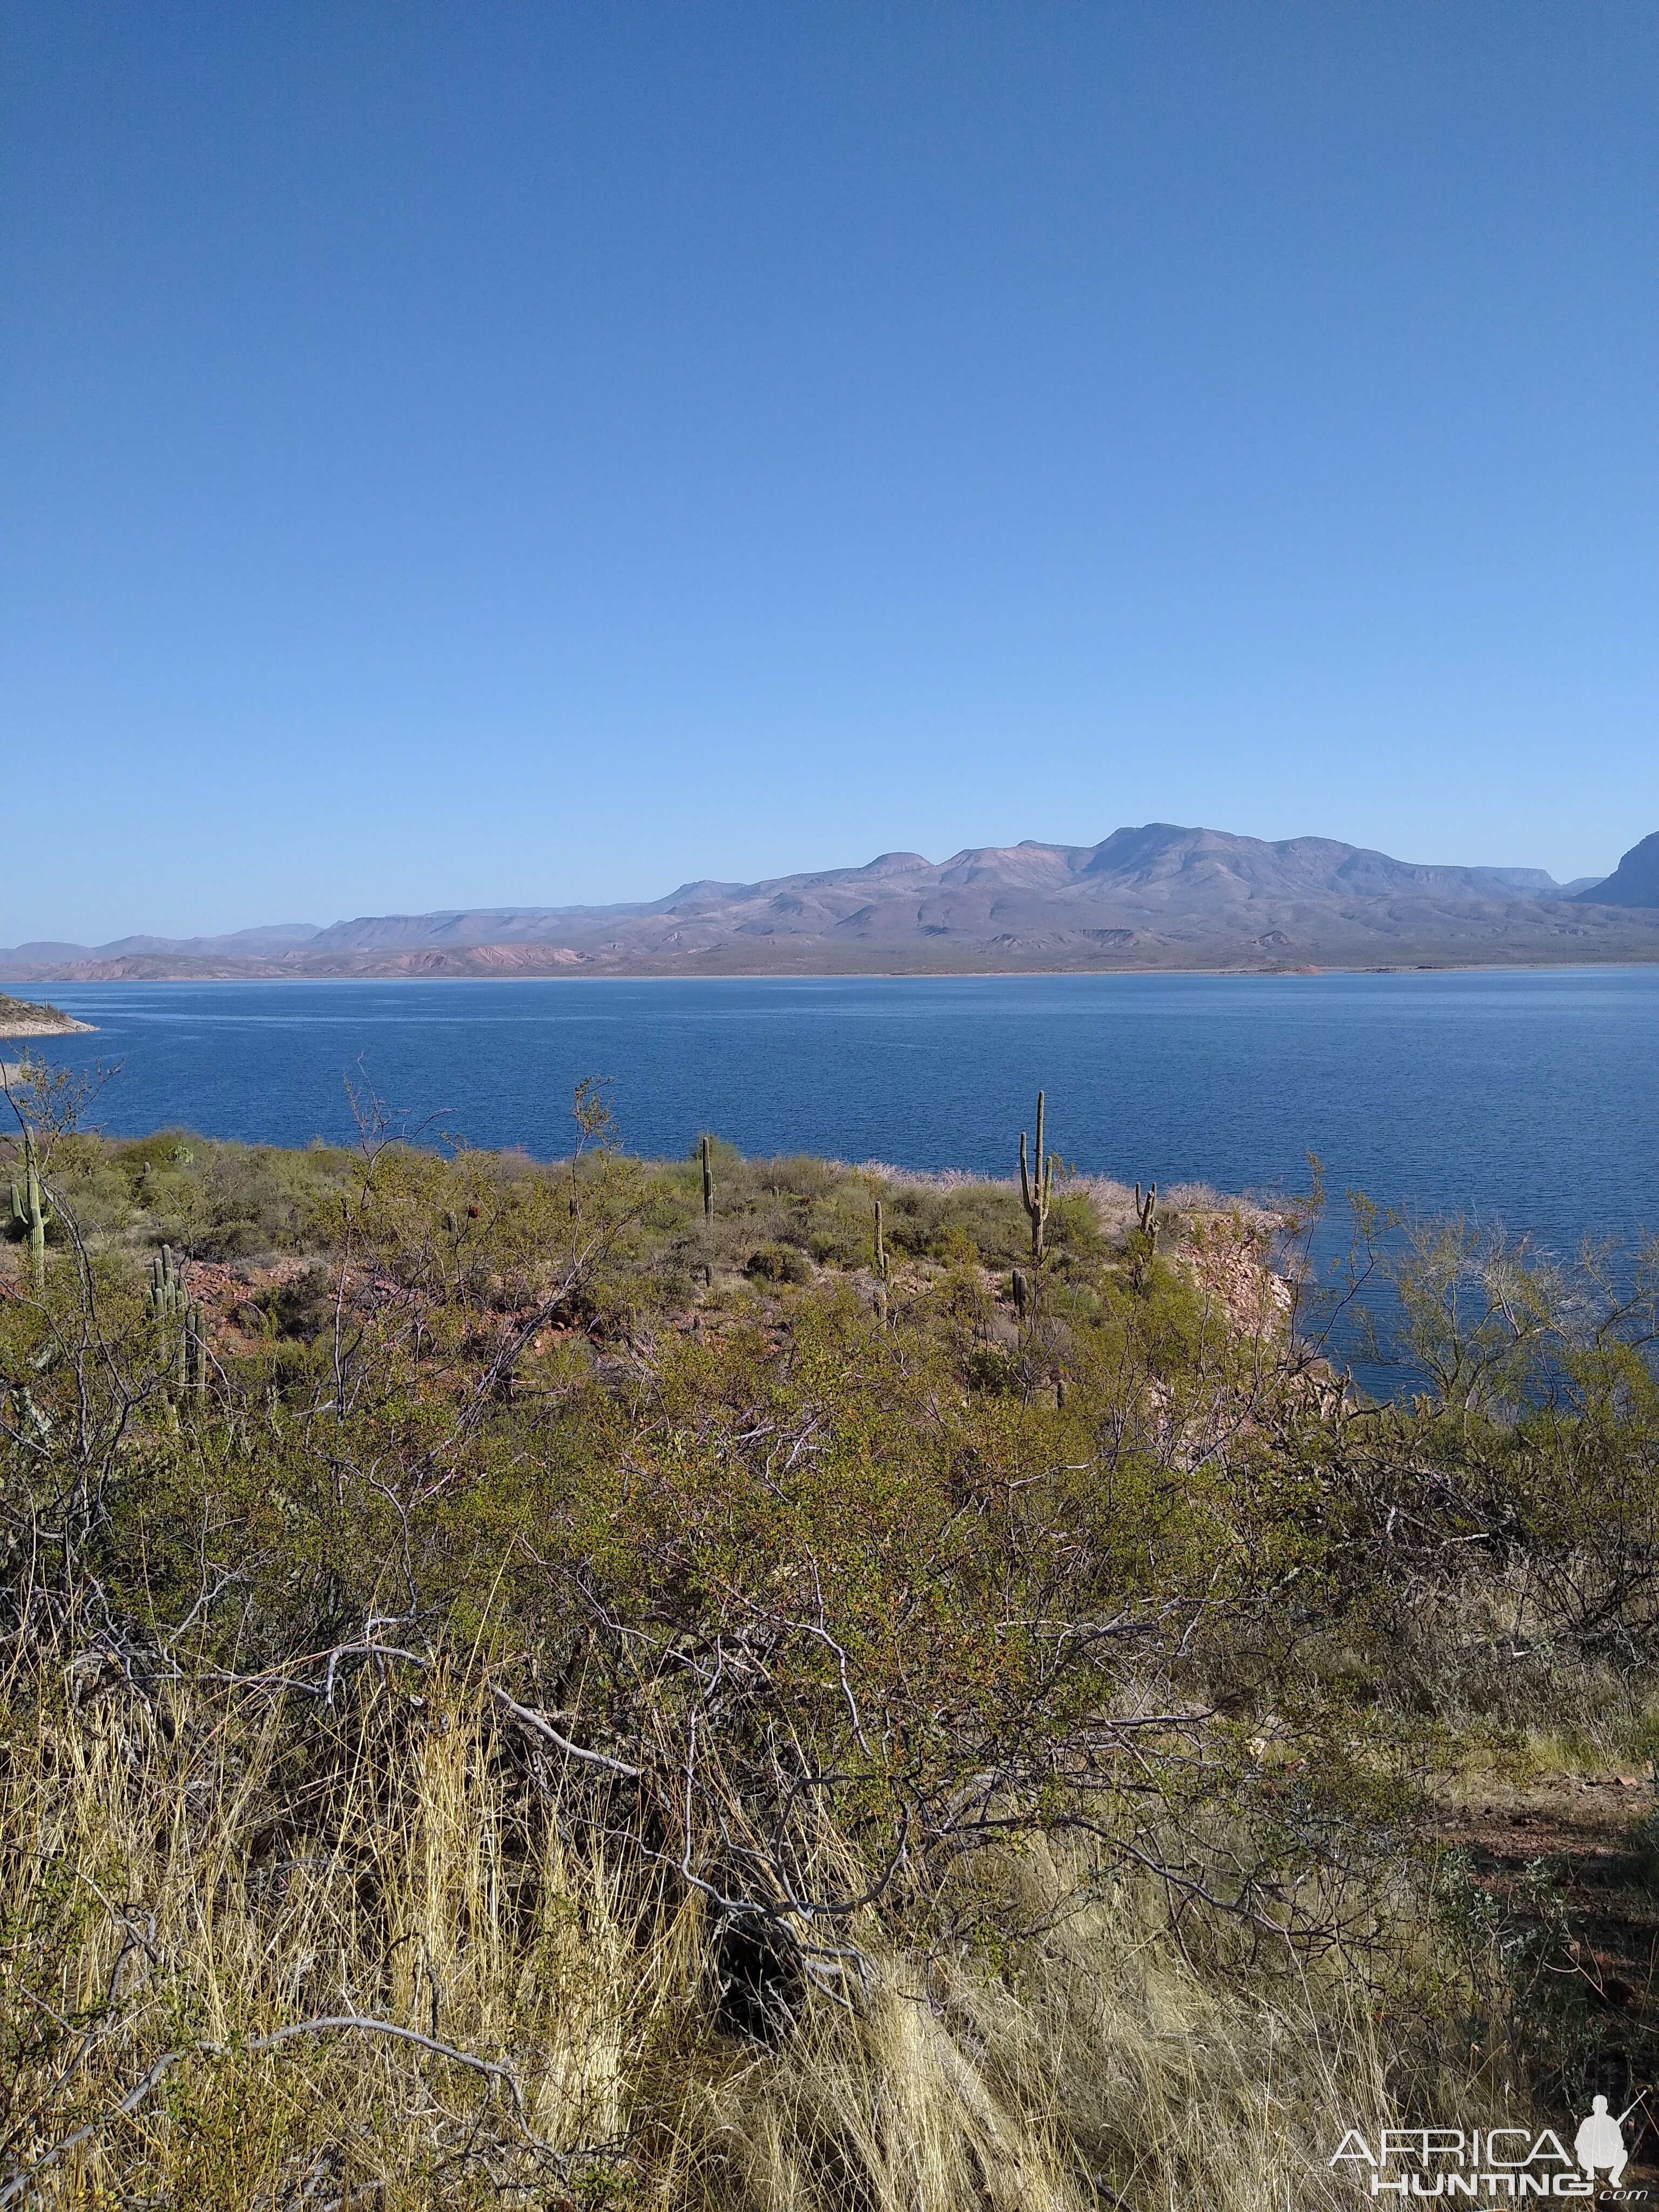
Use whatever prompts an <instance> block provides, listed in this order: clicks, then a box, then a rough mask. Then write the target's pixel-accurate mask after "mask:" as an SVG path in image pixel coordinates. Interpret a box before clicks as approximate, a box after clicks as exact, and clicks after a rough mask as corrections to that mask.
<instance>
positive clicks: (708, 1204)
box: [698, 1129, 714, 1221]
mask: <svg viewBox="0 0 1659 2212" xmlns="http://www.w3.org/2000/svg"><path fill="white" fill-rule="evenodd" d="M698 1152H699V1155H700V1157H701V1158H702V1218H703V1219H704V1220H705V1221H712V1220H713V1219H714V1155H713V1153H712V1152H710V1150H709V1146H708V1131H707V1129H705V1130H704V1131H703V1133H702V1144H701V1145H700V1146H699V1147H698Z"/></svg>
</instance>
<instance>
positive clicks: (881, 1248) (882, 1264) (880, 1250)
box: [876, 1199, 887, 1282]
mask: <svg viewBox="0 0 1659 2212" xmlns="http://www.w3.org/2000/svg"><path fill="white" fill-rule="evenodd" d="M876 1274H877V1277H878V1279H879V1280H880V1281H882V1282H885V1281H886V1280H887V1240H886V1238H885V1237H884V1235H883V1233H882V1215H881V1200H879V1199H878V1200H876Z"/></svg>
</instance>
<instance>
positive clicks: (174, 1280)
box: [149, 1244, 208, 1395]
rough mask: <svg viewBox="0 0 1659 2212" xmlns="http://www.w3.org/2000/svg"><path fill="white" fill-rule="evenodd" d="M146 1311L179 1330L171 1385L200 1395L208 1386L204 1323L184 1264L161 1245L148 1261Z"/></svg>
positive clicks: (171, 1251)
mask: <svg viewBox="0 0 1659 2212" xmlns="http://www.w3.org/2000/svg"><path fill="white" fill-rule="evenodd" d="M149 1310H150V1311H151V1313H152V1314H154V1316H155V1318H156V1320H157V1321H159V1322H164V1323H170V1324H172V1325H173V1326H174V1327H176V1328H177V1329H178V1331H179V1341H178V1346H177V1349H176V1350H175V1352H174V1353H173V1376H172V1382H173V1386H174V1387H175V1388H176V1389H180V1390H188V1391H191V1392H192V1393H194V1394H196V1395H201V1394H202V1393H203V1392H204V1391H205V1390H206V1389H207V1373H208V1340H207V1322H206V1318H205V1316H204V1314H203V1311H202V1304H201V1301H200V1299H199V1298H192V1297H191V1295H190V1283H189V1279H188V1278H187V1276H186V1274H185V1267H184V1263H183V1262H182V1261H180V1260H179V1259H178V1258H177V1257H176V1256H175V1255H174V1253H173V1247H172V1245H171V1244H164V1245H163V1246H162V1247H161V1250H160V1252H159V1253H157V1255H156V1256H155V1259H154V1260H153V1261H151V1263H150V1270H149Z"/></svg>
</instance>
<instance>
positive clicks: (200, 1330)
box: [185, 1298, 208, 1398]
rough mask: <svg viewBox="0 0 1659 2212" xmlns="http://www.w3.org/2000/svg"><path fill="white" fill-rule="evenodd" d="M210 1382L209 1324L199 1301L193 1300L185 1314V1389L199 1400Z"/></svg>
mask: <svg viewBox="0 0 1659 2212" xmlns="http://www.w3.org/2000/svg"><path fill="white" fill-rule="evenodd" d="M207 1382H208V1340H207V1322H206V1320H205V1318H204V1315H203V1312H202V1307H201V1302H200V1300H199V1299H196V1298H192V1299H191V1303H190V1304H189V1306H188V1307H187V1308H186V1310H185V1389H186V1390H191V1391H194V1392H195V1394H196V1395H197V1397H198V1398H199V1397H202V1396H204V1395H205V1393H206V1390H207Z"/></svg>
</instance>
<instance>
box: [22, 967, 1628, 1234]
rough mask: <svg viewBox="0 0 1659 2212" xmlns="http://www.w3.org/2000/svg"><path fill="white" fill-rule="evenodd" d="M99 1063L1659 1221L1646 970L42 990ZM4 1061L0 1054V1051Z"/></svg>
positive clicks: (912, 1160)
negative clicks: (1042, 1110)
mask: <svg viewBox="0 0 1659 2212" xmlns="http://www.w3.org/2000/svg"><path fill="white" fill-rule="evenodd" d="M41 994H42V995H47V994H49V995H50V996H51V997H52V999H53V1000H55V1002H56V1003H57V1004H58V1005H60V1006H64V1007H66V1008H67V1009H68V1010H69V1011H70V1012H73V1013H75V1014H76V1015H78V1016H79V1017H80V1018H82V1020H84V1021H90V1022H94V1023H95V1024H97V1025H98V1029H99V1032H100V1034H99V1035H98V1036H95V1037H84V1038H82V1037H74V1038H64V1039H60V1040H53V1041H52V1042H51V1045H50V1055H51V1056H52V1058H54V1059H59V1060H69V1061H71V1062H75V1063H76V1064H82V1063H85V1062H87V1061H88V1060H91V1059H92V1058H93V1057H94V1056H96V1057H97V1058H98V1059H100V1060H103V1061H105V1062H106V1063H107V1062H109V1061H112V1060H117V1061H118V1062H119V1063H120V1070H119V1073H118V1075H117V1076H116V1077H115V1078H114V1079H113V1080H112V1082H111V1083H110V1084H109V1085H108V1086H107V1087H106V1090H105V1091H104V1092H103V1094H102V1096H101V1097H100V1100H99V1103H98V1105H97V1108H96V1109H95V1111H94V1116H93V1118H94V1121H96V1122H97V1123H98V1124H100V1126H102V1127H105V1128H106V1129H107V1130H109V1131H110V1132H111V1133H138V1132H142V1131H144V1130H148V1129H152V1128H155V1127H158V1126H160V1125H161V1124H165V1123H182V1124H185V1125H186V1126H188V1127H191V1128H193V1129H197V1130H200V1131H202V1132H203V1133H205V1134H208V1135H211V1136H216V1137H240V1138H245V1139H250V1140H255V1141H259V1142H265V1143H275V1144H288V1145H292V1144H303V1143H305V1142H306V1141H307V1139H310V1138H311V1137H312V1136H313V1135H321V1136H325V1137H327V1138H331V1139H338V1138H341V1137H343V1136H346V1135H348V1134H349V1133H350V1132H351V1129H352V1127H353V1124H352V1121H351V1116H350V1113H349V1106H348V1102H347V1097H346V1091H345V1080H346V1078H347V1076H348V1075H350V1076H351V1077H352V1078H353V1079H355V1080H362V1081H366V1082H367V1083H368V1084H369V1085H372V1086H373V1088H374V1091H376V1092H377V1093H378V1094H379V1096H380V1097H382V1098H383V1099H385V1100H386V1102H387V1103H388V1104H390V1105H391V1106H392V1107H393V1108H394V1109H397V1111H398V1114H399V1115H403V1116H406V1117H407V1121H408V1124H409V1126H410V1127H411V1128H416V1127H421V1128H423V1129H424V1130H425V1132H426V1133H427V1134H428V1137H434V1138H435V1136H436V1135H437V1134H438V1133H455V1134H458V1135H460V1136H463V1137H465V1139H467V1140H468V1141H469V1142H470V1143H472V1144H474V1145H480V1146H522V1147H524V1148H525V1149H526V1151H528V1152H532V1153H533V1154H535V1155H537V1156H538V1157H541V1158H546V1157H550V1156H552V1155H556V1154H558V1153H561V1152H568V1150H569V1147H570V1144H571V1140H572V1136H573V1126H572V1122H571V1119H570V1110H569V1109H570V1095H571V1091H572V1088H573V1086H574V1084H575V1083H576V1082H577V1081H578V1080H579V1079H580V1078H582V1077H583V1076H586V1075H601V1076H606V1077H610V1078H611V1079H613V1082H614V1099H615V1108H616V1115H617V1125H618V1127H619V1129H620V1131H621V1134H622V1137H623V1141H624V1142H625V1143H626V1144H627V1146H629V1149H630V1150H632V1151H635V1152H646V1153H651V1154H659V1155H661V1154H683V1153H684V1152H686V1151H687V1150H688V1149H689V1148H690V1146H692V1145H693V1144H694V1143H695V1141H696V1134H697V1132H698V1131H699V1130H700V1129H703V1128H708V1129H712V1130H714V1132H716V1133H718V1134H720V1135H721V1136H723V1137H726V1138H729V1139H731V1140H732V1143H734V1144H736V1145H737V1146H739V1147H740V1148H741V1149H742V1150H743V1151H744V1152H762V1153H763V1152H790V1151H800V1152H823V1153H828V1154H831V1155H834V1156H836V1157H838V1158H843V1159H851V1160H864V1159H880V1160H886V1161H890V1162H894V1163H896V1164H900V1165H903V1166H908V1167H927V1168H937V1167H963V1168H970V1169H974V1170H981V1171H985V1172H989V1173H995V1174H1002V1175H1006V1174H1008V1173H1010V1172H1011V1171H1012V1170H1013V1168H1014V1165H1015V1162H1016V1150H1017V1146H1018V1133H1019V1131H1020V1129H1021V1128H1022V1127H1025V1128H1029V1127H1030V1126H1031V1116H1032V1111H1033V1107H1034V1104H1035V1100H1036V1091H1037V1087H1038V1085H1042V1086H1043V1087H1044V1088H1045V1089H1046V1090H1047V1092H1048V1130H1049V1135H1050V1141H1051V1143H1052V1145H1053V1146H1054V1148H1055V1149H1057V1150H1058V1151H1059V1152H1060V1153H1061V1154H1062V1156H1063V1157H1064V1158H1066V1160H1068V1161H1071V1162H1073V1163H1074V1164H1076V1165H1077V1166H1079V1168H1083V1169H1086V1170H1094V1171H1099V1172H1103V1173H1106V1174H1109V1175H1113V1176H1119V1177H1121V1178H1122V1179H1124V1180H1126V1181H1128V1182H1134V1181H1137V1180H1139V1181H1141V1182H1146V1181H1147V1180H1148V1179H1150V1178H1156V1179H1157V1180H1158V1182H1162V1183H1164V1185H1165V1186H1166V1187H1167V1186H1168V1185H1169V1184H1170V1183H1173V1182H1188V1181H1192V1182H1210V1183H1212V1184H1214V1185H1215V1186H1216V1187H1217V1188H1219V1189H1222V1190H1225V1191H1244V1190H1273V1189H1287V1190H1295V1189H1299V1188H1304V1187H1305V1185H1306V1181H1307V1173H1308V1170H1307V1164H1306V1155H1307V1153H1308V1152H1310V1151H1313V1152H1317V1153H1319V1154H1320V1156H1321V1157H1322V1159H1323V1161H1324V1163H1325V1166H1326V1170H1327V1173H1328V1178H1329V1182H1330V1186H1331V1188H1332V1190H1333V1192H1334V1193H1335V1194H1339V1195H1340V1193H1341V1191H1342V1190H1343V1189H1344V1188H1349V1187H1353V1188H1362V1189H1364V1190H1365V1191H1367V1192H1368V1193H1369V1194H1370V1195H1371V1196H1372V1197H1374V1198H1376V1199H1378V1200H1382V1201H1383V1202H1384V1203H1387V1204H1389V1205H1395V1206H1414V1207H1417V1208H1419V1209H1422V1210H1425V1211H1436V1212H1438V1211H1445V1210H1456V1211H1462V1212H1472V1213H1474V1214H1476V1215H1478V1216H1480V1217H1481V1218H1487V1219H1493V1218H1496V1219H1501V1220H1503V1221H1504V1223H1506V1224H1507V1225H1509V1226H1510V1228H1512V1229H1516V1230H1525V1231H1531V1232H1534V1234H1535V1235H1536V1236H1537V1237H1539V1238H1540V1239H1541V1241H1542V1242H1543V1243H1545V1244H1547V1246H1549V1247H1550V1248H1551V1249H1554V1250H1556V1251H1559V1252H1561V1253H1562V1254H1563V1255H1566V1254H1568V1253H1570V1252H1571V1250H1572V1249H1575V1248H1576V1247H1577V1243H1578V1242H1579V1240H1580V1238H1581V1237H1583V1236H1584V1235H1586V1234H1591V1235H1595V1236H1597V1237H1602V1236H1607V1237H1616V1238H1619V1239H1620V1240H1623V1239H1626V1238H1628V1237H1631V1236H1632V1233H1633V1232H1634V1231H1636V1230H1637V1229H1638V1228H1639V1227H1647V1228H1654V1229H1659V969H1655V968H1641V969H1605V968H1603V969H1571V970H1562V969H1550V970H1541V971H1536V972H1522V973H1513V972H1509V973H1501V974H1493V973H1474V974H1461V975H1307V976H1206V975H1064V976H988V977H987V976H973V977H950V978H938V979H930V978H915V977H905V978H895V979H872V978H845V977H821V978H810V979H787V980H785V979H776V980H775V979H767V980H764V981H748V980H725V979H721V980H689V979H688V980H675V981H574V980H567V979H564V978H557V979H551V980H547V981H539V980H538V981H503V982H495V981H384V982H355V981H354V982H310V983H288V982H271V983H142V984H141V983H117V984H77V983H64V984H61V985H55V986H42V987H41ZM8 1049H9V1050H15V1048H8Z"/></svg>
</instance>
